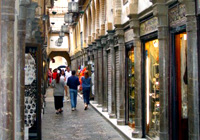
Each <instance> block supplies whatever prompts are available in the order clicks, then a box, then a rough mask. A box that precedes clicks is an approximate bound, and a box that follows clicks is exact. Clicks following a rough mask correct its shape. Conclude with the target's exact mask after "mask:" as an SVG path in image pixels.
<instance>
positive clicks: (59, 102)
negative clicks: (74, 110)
mask: <svg viewBox="0 0 200 140" xmlns="http://www.w3.org/2000/svg"><path fill="white" fill-rule="evenodd" d="M54 105H55V109H56V110H58V109H61V108H63V96H54Z"/></svg>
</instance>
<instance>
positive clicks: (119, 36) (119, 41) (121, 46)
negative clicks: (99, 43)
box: [115, 26, 126, 125]
mask: <svg viewBox="0 0 200 140" xmlns="http://www.w3.org/2000/svg"><path fill="white" fill-rule="evenodd" d="M115 31H116V32H115V46H118V51H119V66H120V67H119V71H120V72H119V81H120V82H119V85H116V86H119V90H120V91H119V93H116V94H117V95H116V96H117V97H116V101H117V103H116V104H117V124H118V125H125V94H126V93H125V91H126V85H125V83H126V78H125V77H126V49H125V42H124V29H123V27H122V26H117V27H116V29H115ZM116 76H117V75H116ZM116 76H115V77H116ZM116 80H118V79H116Z"/></svg>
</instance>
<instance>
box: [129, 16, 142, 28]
mask: <svg viewBox="0 0 200 140" xmlns="http://www.w3.org/2000/svg"><path fill="white" fill-rule="evenodd" d="M129 18H130V20H129V26H130V28H131V29H135V28H140V22H139V19H138V16H137V15H135V16H130V17H129Z"/></svg>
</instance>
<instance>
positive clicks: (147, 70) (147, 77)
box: [146, 57, 149, 125]
mask: <svg viewBox="0 0 200 140" xmlns="http://www.w3.org/2000/svg"><path fill="white" fill-rule="evenodd" d="M146 62H147V63H146V85H147V86H146V102H147V106H146V107H147V125H148V124H149V58H148V57H147V58H146Z"/></svg>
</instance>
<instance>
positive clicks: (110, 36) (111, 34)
mask: <svg viewBox="0 0 200 140" xmlns="http://www.w3.org/2000/svg"><path fill="white" fill-rule="evenodd" d="M108 42H109V43H108V44H109V46H108V47H109V48H110V53H111V75H112V79H111V86H112V87H111V94H112V95H111V99H112V102H111V105H112V106H111V113H110V114H109V117H110V118H116V102H115V98H116V94H115V50H114V31H108Z"/></svg>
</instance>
